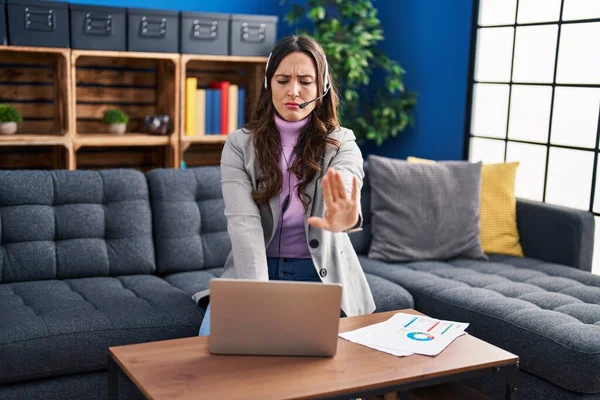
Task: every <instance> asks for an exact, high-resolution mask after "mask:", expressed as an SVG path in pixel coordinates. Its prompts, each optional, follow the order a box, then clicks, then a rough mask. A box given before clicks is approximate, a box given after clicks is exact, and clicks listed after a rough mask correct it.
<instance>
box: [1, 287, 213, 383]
mask: <svg viewBox="0 0 600 400" xmlns="http://www.w3.org/2000/svg"><path fill="white" fill-rule="evenodd" d="M202 315H203V314H202V311H201V310H199V309H198V307H196V304H195V303H194V302H193V301H192V299H190V296H189V295H188V294H187V293H185V292H183V291H181V290H179V289H177V288H175V287H173V286H172V285H170V284H169V283H168V282H166V281H164V280H163V279H161V278H159V277H156V276H153V275H136V276H120V277H116V278H110V277H95V278H80V279H66V280H47V281H35V282H19V283H11V284H2V285H0V321H1V323H0V354H1V355H2V356H1V357H0V384H4V383H10V382H17V381H25V380H30V379H35V378H45V377H52V376H60V375H67V374H72V373H80V372H86V371H94V370H101V369H106V363H107V355H108V352H107V349H108V347H109V346H115V345H122V344H129V343H138V342H149V341H155V340H164V339H172V338H179V337H186V336H193V335H197V334H198V327H199V326H200V321H201V319H202Z"/></svg>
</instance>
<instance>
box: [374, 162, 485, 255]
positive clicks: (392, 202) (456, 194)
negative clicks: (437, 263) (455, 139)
mask: <svg viewBox="0 0 600 400" xmlns="http://www.w3.org/2000/svg"><path fill="white" fill-rule="evenodd" d="M368 162H369V179H370V180H371V213H372V216H371V218H372V220H371V223H372V228H371V229H372V235H373V239H372V241H371V246H370V248H369V257H370V258H374V259H379V260H384V261H388V262H406V261H419V260H448V259H452V258H474V259H487V256H486V255H485V253H484V252H483V248H482V246H481V241H480V239H479V229H480V228H479V206H480V200H479V196H480V188H481V163H470V162H466V161H446V162H440V163H436V164H418V163H408V162H406V161H402V160H397V159H391V158H384V157H379V156H372V155H371V156H369V157H368Z"/></svg>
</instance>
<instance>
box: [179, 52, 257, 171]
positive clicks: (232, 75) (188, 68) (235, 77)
mask: <svg viewBox="0 0 600 400" xmlns="http://www.w3.org/2000/svg"><path fill="white" fill-rule="evenodd" d="M266 63H267V57H244V56H218V55H200V54H183V55H182V56H181V62H180V67H181V73H180V76H181V83H180V88H181V91H180V104H181V107H180V116H179V120H180V121H181V124H180V131H179V134H180V141H181V145H180V154H181V155H180V158H181V160H184V161H186V164H187V165H188V166H189V165H190V164H196V165H216V164H218V161H219V159H220V152H221V150H222V148H223V143H224V142H225V141H226V140H227V136H226V135H221V134H218V133H217V134H215V133H214V132H212V134H196V135H187V134H186V127H185V106H186V99H185V90H186V84H185V82H186V79H187V78H188V77H195V78H196V79H197V80H198V87H208V85H209V84H210V83H211V82H215V81H229V82H230V83H231V84H234V85H238V86H239V87H243V88H245V90H246V98H245V115H248V112H249V110H250V107H249V106H250V104H252V103H253V102H254V101H255V98H256V96H257V94H258V93H259V92H260V88H261V85H262V82H263V77H264V70H265V66H266ZM192 145H193V146H192ZM200 146H202V149H201V150H199V149H198V148H199V147H200ZM191 147H194V148H196V149H195V151H194V152H193V153H194V154H195V155H193V156H192V155H188V156H186V155H185V154H184V153H185V152H187V151H189V150H190V148H191ZM198 154H200V156H199V155H198ZM190 157H191V158H192V159H193V160H192V161H191V162H188V159H189V158H190Z"/></svg>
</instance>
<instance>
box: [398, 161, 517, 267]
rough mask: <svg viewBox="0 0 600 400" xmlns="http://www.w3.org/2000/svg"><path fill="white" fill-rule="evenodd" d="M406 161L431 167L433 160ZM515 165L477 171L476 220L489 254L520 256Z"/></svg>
mask: <svg viewBox="0 0 600 400" xmlns="http://www.w3.org/2000/svg"><path fill="white" fill-rule="evenodd" d="M406 160H407V161H408V162H414V163H419V162H420V163H426V164H435V161H433V160H427V159H424V158H417V157H408V158H407V159H406ZM518 166H519V162H511V163H500V164H484V165H483V166H482V168H481V205H480V208H479V221H480V233H479V237H480V240H481V246H482V247H483V251H484V252H486V253H488V254H490V253H494V254H507V255H511V256H517V257H523V249H522V248H521V244H520V242H519V231H518V229H517V198H516V196H515V179H516V175H517V167H518Z"/></svg>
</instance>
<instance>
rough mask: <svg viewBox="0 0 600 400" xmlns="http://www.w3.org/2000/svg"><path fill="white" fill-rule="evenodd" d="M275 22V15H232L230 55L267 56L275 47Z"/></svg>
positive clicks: (276, 18)
mask: <svg viewBox="0 0 600 400" xmlns="http://www.w3.org/2000/svg"><path fill="white" fill-rule="evenodd" d="M277 20H278V17H277V16H275V15H247V14H233V15H232V16H231V32H230V35H231V45H230V50H231V51H230V54H232V55H237V56H268V55H269V53H270V52H271V50H272V49H273V47H274V46H275V38H276V37H277Z"/></svg>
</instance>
